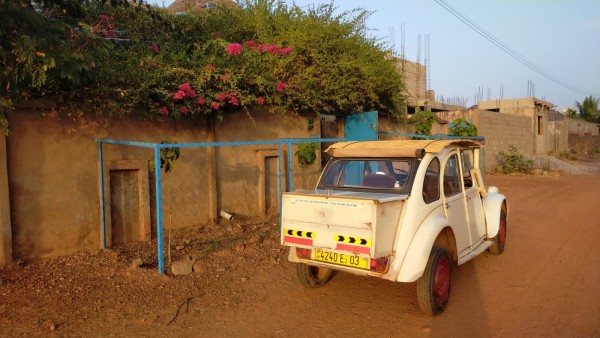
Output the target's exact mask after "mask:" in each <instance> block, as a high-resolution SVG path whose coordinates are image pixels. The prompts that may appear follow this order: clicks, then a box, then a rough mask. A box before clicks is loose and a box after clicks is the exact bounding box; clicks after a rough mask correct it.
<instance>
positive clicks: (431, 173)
mask: <svg viewBox="0 0 600 338" xmlns="http://www.w3.org/2000/svg"><path fill="white" fill-rule="evenodd" d="M439 198H440V160H438V159H437V157H436V158H434V159H433V160H432V161H431V163H429V166H428V167H427V171H426V172H425V179H424V181H423V200H424V201H425V203H431V202H433V201H435V200H437V199H439Z"/></svg>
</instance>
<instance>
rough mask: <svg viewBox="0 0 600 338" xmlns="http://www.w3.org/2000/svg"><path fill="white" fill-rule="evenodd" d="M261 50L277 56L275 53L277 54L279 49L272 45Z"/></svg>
mask: <svg viewBox="0 0 600 338" xmlns="http://www.w3.org/2000/svg"><path fill="white" fill-rule="evenodd" d="M263 50H264V51H266V52H269V53H271V54H273V55H277V53H278V52H279V47H277V45H272V46H264V47H263Z"/></svg>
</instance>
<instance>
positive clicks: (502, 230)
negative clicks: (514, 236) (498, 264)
mask: <svg viewBox="0 0 600 338" xmlns="http://www.w3.org/2000/svg"><path fill="white" fill-rule="evenodd" d="M505 241H506V216H505V215H504V213H502V214H501V215H500V229H498V246H499V247H500V248H504V242H505Z"/></svg>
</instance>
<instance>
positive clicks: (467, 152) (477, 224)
mask: <svg viewBox="0 0 600 338" xmlns="http://www.w3.org/2000/svg"><path fill="white" fill-rule="evenodd" d="M460 156H461V157H460V159H461V164H462V166H461V167H462V168H461V169H462V177H463V187H464V190H465V195H466V200H467V216H468V219H469V228H470V232H471V242H472V243H471V245H472V246H473V247H475V246H477V244H479V243H480V242H481V241H482V240H483V239H484V236H485V232H486V229H485V215H484V213H483V204H482V202H481V195H479V190H478V187H477V180H475V179H474V178H473V177H471V169H473V163H475V162H474V151H473V149H462V150H461V151H460Z"/></svg>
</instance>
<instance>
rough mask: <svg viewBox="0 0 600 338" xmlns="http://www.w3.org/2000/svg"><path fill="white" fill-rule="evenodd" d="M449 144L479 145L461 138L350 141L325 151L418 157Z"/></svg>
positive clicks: (335, 155) (364, 155) (339, 155)
mask: <svg viewBox="0 0 600 338" xmlns="http://www.w3.org/2000/svg"><path fill="white" fill-rule="evenodd" d="M450 145H458V146H461V147H480V146H481V143H479V142H476V141H473V140H462V139H461V140H457V139H454V140H388V141H362V142H360V141H352V142H338V143H335V144H332V145H331V146H330V147H329V148H327V150H326V151H327V153H328V154H329V155H331V156H334V157H419V156H422V155H423V152H427V153H434V154H435V153H439V152H440V151H441V150H442V149H444V148H446V147H448V146H450Z"/></svg>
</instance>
